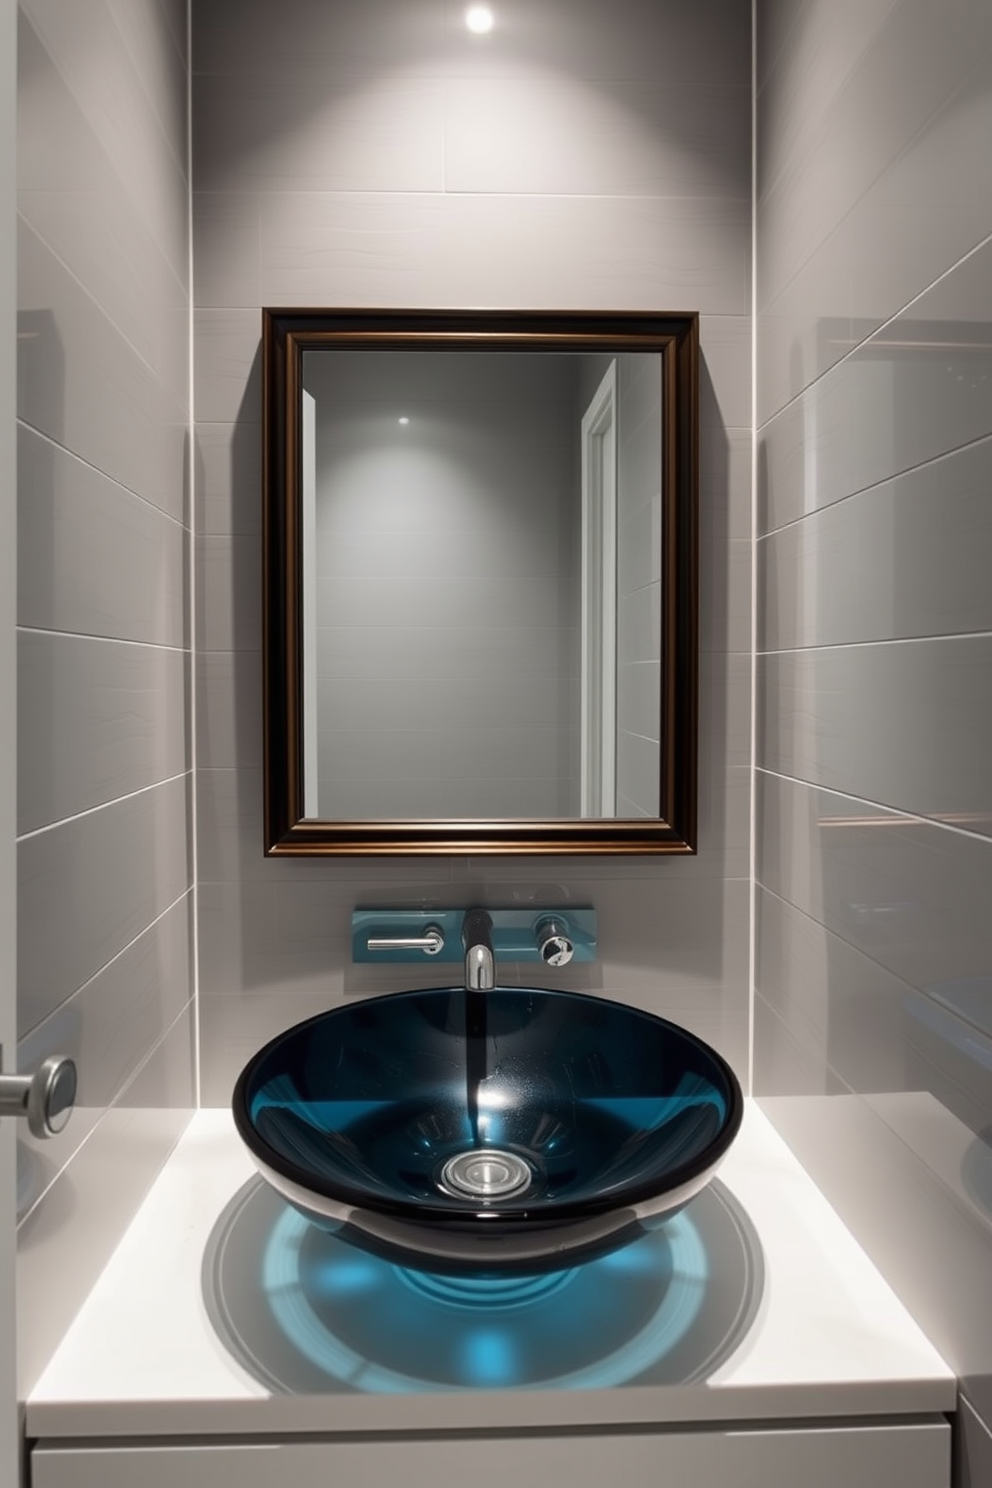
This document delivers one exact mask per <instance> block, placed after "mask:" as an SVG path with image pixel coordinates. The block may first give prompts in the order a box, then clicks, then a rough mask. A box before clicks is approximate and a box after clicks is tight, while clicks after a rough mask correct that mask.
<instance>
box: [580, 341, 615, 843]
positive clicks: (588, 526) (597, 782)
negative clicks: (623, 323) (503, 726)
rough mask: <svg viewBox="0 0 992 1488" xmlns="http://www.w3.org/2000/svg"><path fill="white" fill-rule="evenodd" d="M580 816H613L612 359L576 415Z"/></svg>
mask: <svg viewBox="0 0 992 1488" xmlns="http://www.w3.org/2000/svg"><path fill="white" fill-rule="evenodd" d="M581 629H582V661H581V668H582V676H581V695H582V710H581V712H582V721H581V735H580V760H581V763H580V785H579V789H580V800H581V812H582V815H583V816H588V817H600V816H616V814H617V808H616V789H617V788H616V770H617V760H616V756H617V735H616V711H617V709H616V703H617V364H616V362H615V361H612V362H611V363H610V365H609V367H608V369H607V371H606V375H605V376H604V378H603V380H602V382H601V383H600V384H599V387H598V388H597V389H596V392H595V393H594V394H593V397H592V400H591V402H590V404H589V407H588V408H587V409H586V411H585V414H584V415H583V418H582V617H581Z"/></svg>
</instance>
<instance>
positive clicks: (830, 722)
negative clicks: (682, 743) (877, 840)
mask: <svg viewBox="0 0 992 1488" xmlns="http://www.w3.org/2000/svg"><path fill="white" fill-rule="evenodd" d="M990 659H992V637H990V636H984V635H980V636H960V637H947V638H939V639H935V640H920V641H907V642H891V643H888V644H884V645H867V646H839V647H835V648H827V649H820V650H810V651H789V652H776V653H772V654H770V655H767V656H763V657H759V658H758V703H757V707H758V717H757V729H758V740H759V743H758V749H759V755H758V759H759V763H760V764H761V765H762V766H764V767H765V768H767V769H769V770H773V771H775V772H776V773H777V774H780V775H791V776H795V777H796V778H798V779H801V780H808V781H809V782H810V783H811V784H813V785H823V786H829V787H830V788H831V789H833V790H838V791H843V792H845V793H846V794H848V795H852V796H860V797H861V798H862V799H864V800H867V801H875V802H878V803H880V804H882V805H885V806H893V807H896V808H898V809H901V810H904V811H913V812H915V813H916V814H917V815H920V816H928V817H933V818H935V819H937V820H942V821H945V822H947V823H949V824H950V825H953V826H956V827H963V828H966V829H967V830H969V831H973V832H980V833H982V834H983V835H985V836H988V835H990V834H992V756H990V753H989V750H988V748H987V747H986V741H987V740H988V737H989V729H990V726H992V665H990Z"/></svg>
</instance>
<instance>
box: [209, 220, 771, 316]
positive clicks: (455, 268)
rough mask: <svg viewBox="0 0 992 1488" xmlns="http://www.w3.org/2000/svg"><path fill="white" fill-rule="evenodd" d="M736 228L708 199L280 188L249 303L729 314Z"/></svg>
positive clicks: (742, 305)
mask: <svg viewBox="0 0 992 1488" xmlns="http://www.w3.org/2000/svg"><path fill="white" fill-rule="evenodd" d="M749 223H750V211H749V209H748V207H747V205H746V203H744V202H741V201H723V200H714V199H712V198H696V199H692V198H688V199H686V198H681V197H678V198H654V197H650V196H647V197H622V196H621V197H615V196H609V197H605V198H598V197H590V198H586V197H574V196H550V197H548V196H537V195H535V196H513V195H500V196H488V195H464V194H455V193H452V194H447V195H436V194H430V193H417V194H414V195H407V196H390V195H388V194H385V193H375V192H354V193H350V194H348V193H344V194H338V195H322V194H319V193H310V194H299V193H292V192H286V193H281V192H280V193H279V194H278V195H275V194H273V195H271V196H267V197H266V198H265V201H264V203H263V208H262V218H261V276H262V294H261V302H262V304H268V305H278V304H330V303H346V304H349V305H376V304H379V305H381V304H390V305H423V306H427V307H431V306H435V305H483V304H484V305H497V306H508V307H520V308H528V307H534V308H542V307H545V308H547V307H559V308H562V309H571V308H576V309H582V308H587V309H595V308H600V309H601V308H602V307H604V306H608V307H610V308H614V307H615V308H616V309H630V310H657V309H658V308H659V307H663V308H664V309H666V310H679V309H685V310H693V309H697V308H698V307H699V306H700V305H705V306H706V308H707V310H708V311H709V313H711V314H714V315H742V314H746V313H747V309H748V304H749V280H748V254H749V245H750V227H749ZM632 243H636V244H637V248H636V251H634V252H633V253H632V252H631V246H630V245H631V244H632ZM481 245H485V251H480V248H481ZM236 262H237V260H236ZM332 291H333V293H332ZM216 293H217V294H218V297H222V294H223V291H222V290H220V289H218V290H217V291H216Z"/></svg>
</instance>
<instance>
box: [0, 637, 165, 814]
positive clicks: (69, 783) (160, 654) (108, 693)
mask: <svg viewBox="0 0 992 1488" xmlns="http://www.w3.org/2000/svg"><path fill="white" fill-rule="evenodd" d="M186 665H187V657H186V656H185V654H184V653H183V652H182V651H174V650H167V649H165V648H163V647H160V646H137V645H133V644H131V645H128V644H124V643H123V642H120V641H105V640H93V639H91V638H89V637H87V636H58V635H52V634H50V633H49V632H45V631H33V630H22V631H21V633H20V636H19V638H18V683H17V727H18V731H19V740H20V745H21V748H20V765H19V769H18V798H19V800H18V829H19V831H21V832H31V831H35V830H37V829H38V828H39V827H44V826H49V825H51V824H52V823H53V822H56V821H59V820H61V819H62V818H65V817H68V816H74V815H76V814H78V813H79V812H82V811H87V810H90V809H92V808H93V807H95V806H102V805H104V804H106V803H107V802H108V801H112V800H115V799H117V798H118V797H120V796H124V795H130V794H132V793H133V792H134V791H138V790H143V789H145V788H146V787H148V786H151V785H156V784H158V783H159V782H160V781H162V780H168V779H170V778H171V777H173V776H176V775H182V774H183V773H184V771H185V769H186V728H185V720H184V716H183V715H184V705H185V696H186ZM46 733H47V736H48V748H47V749H40V748H38V747H37V741H38V740H39V739H40V738H42V737H44V736H45V735H46Z"/></svg>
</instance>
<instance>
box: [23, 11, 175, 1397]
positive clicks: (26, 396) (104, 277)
mask: <svg viewBox="0 0 992 1488" xmlns="http://www.w3.org/2000/svg"><path fill="white" fill-rule="evenodd" d="M18 36H19V98H18V153H19V159H18V176H19V181H18V184H19V198H18V207H19V214H20V217H19V223H20V239H19V242H20V249H19V303H18V312H19V321H18V413H19V418H20V420H21V423H20V427H19V431H18V438H19V446H18V448H19V483H18V484H19V490H18V507H19V511H18V620H19V623H20V625H21V627H22V629H21V632H20V636H19V653H20V663H21V665H20V686H19V700H18V701H19V708H18V731H19V741H18V742H19V762H20V768H19V794H20V821H19V830H20V831H21V833H22V834H24V835H22V837H21V840H20V842H19V845H18V870H19V887H18V946H19V984H18V1019H19V1029H20V1034H21V1039H22V1043H21V1048H20V1051H19V1052H20V1058H21V1060H22V1061H23V1064H22V1067H23V1068H26V1069H33V1068H34V1067H35V1066H36V1065H37V1063H38V1062H40V1060H41V1059H42V1058H44V1057H45V1056H46V1055H48V1054H51V1053H68V1054H71V1055H73V1057H75V1058H76V1060H77V1064H78V1068H79V1076H80V1104H79V1107H78V1109H77V1111H76V1112H75V1114H74V1117H73V1119H72V1120H71V1121H70V1122H69V1124H68V1126H67V1128H66V1130H65V1132H64V1133H62V1134H61V1135H60V1136H59V1137H58V1138H56V1139H53V1140H52V1141H51V1142H49V1143H36V1142H34V1141H33V1140H32V1141H26V1142H24V1143H23V1144H22V1153H21V1157H22V1165H21V1178H22V1187H21V1192H20V1196H19V1197H20V1201H21V1206H20V1207H21V1214H22V1223H21V1230H20V1236H19V1256H18V1301H19V1306H20V1308H21V1312H20V1317H19V1322H18V1334H19V1337H18V1346H19V1352H20V1362H19V1370H20V1376H21V1379H20V1384H21V1388H22V1389H24V1388H29V1387H30V1383H31V1380H32V1378H33V1377H34V1376H35V1375H36V1374H37V1372H38V1371H39V1370H40V1368H41V1367H43V1365H44V1364H45V1362H46V1360H47V1357H48V1354H49V1353H50V1351H51V1349H52V1347H53V1345H54V1343H55V1342H56V1341H57V1339H58V1337H59V1336H60V1335H61V1333H62V1332H63V1331H64V1329H65V1326H66V1323H67V1321H68V1319H69V1318H70V1317H72V1315H73V1314H74V1313H75V1311H76V1310H77V1308H78V1306H79V1304H80V1302H81V1300H82V1298H83V1296H84V1295H85V1293H86V1291H87V1290H88V1287H89V1285H90V1284H91V1282H92V1279H93V1277H94V1276H95V1275H96V1274H97V1273H98V1272H99V1270H100V1269H101V1268H102V1265H103V1263H104V1261H105V1260H106V1258H107V1256H108V1255H109V1254H110V1252H111V1251H112V1249H113V1247H114V1246H115V1244H116V1242H117V1240H118V1238H119V1235H120V1233H121V1230H122V1229H123V1227H124V1226H125V1225H126V1224H127V1222H128V1220H129V1218H130V1216H131V1214H132V1213H133V1210H134V1208H135V1206H136V1205H137V1204H138V1203H139V1202H140V1200H141V1197H142V1195H143V1193H144V1191H145V1190H146V1189H147V1187H148V1185H149V1184H150V1183H151V1182H152V1180H153V1178H154V1176H155V1174H156V1172H157V1170H158V1168H159V1166H160V1165H161V1163H162V1162H163V1161H164V1159H165V1158H166V1156H167V1155H168V1152H169V1150H170V1148H171V1146H172V1144H173V1143H174V1141H175V1140H176V1138H177V1136H178V1134H179V1132H180V1131H181V1129H182V1127H183V1125H184V1124H185V1122H186V1119H187V1112H188V1109H189V1107H190V1105H191V1104H192V1100H193V1079H192V1061H191V1055H192V1018H191V1009H190V1003H189V999H190V996H191V991H192V986H193V977H192V966H191V956H190V931H189V913H190V898H189V890H190V884H191V882H192V856H191V847H190V841H189V832H188V827H187V793H188V776H189V771H190V769H191V764H192V760H191V748H190V740H189V737H188V734H189V727H188V717H187V715H188V707H187V697H188V693H189V690H190V672H191V658H190V643H191V637H190V634H189V623H188V618H187V617H188V613H189V609H190V599H191V596H190V592H189V562H190V551H189V549H190V541H189V525H188V524H189V519H190V516H191V508H190V490H189V480H188V476H187V459H188V450H189V437H190V436H189V403H190V389H189V326H188V319H189V251H188V215H189V214H188V181H187V172H186V158H187V141H186V117H187V110H186V98H187V75H186V61H185V10H184V7H182V6H180V5H178V4H176V3H175V0H135V3H133V4H132V3H122V0H71V3H70V0H24V3H23V4H22V5H21V6H20V14H19V26H18ZM166 782H168V783H166ZM142 1106H144V1107H147V1109H143V1110H142V1111H141V1112H140V1114H138V1112H137V1108H138V1107H142Z"/></svg>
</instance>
